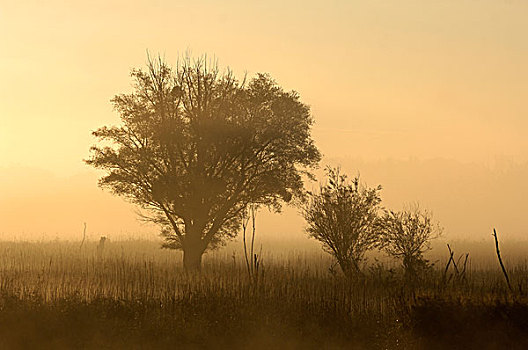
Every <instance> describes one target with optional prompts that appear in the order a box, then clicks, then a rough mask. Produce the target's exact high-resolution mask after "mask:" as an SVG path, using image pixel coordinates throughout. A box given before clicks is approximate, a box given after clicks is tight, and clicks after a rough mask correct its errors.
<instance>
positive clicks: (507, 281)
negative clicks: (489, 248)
mask: <svg viewBox="0 0 528 350" xmlns="http://www.w3.org/2000/svg"><path fill="white" fill-rule="evenodd" d="M492 236H493V237H495V249H496V250H497V258H499V264H500V266H501V269H502V273H503V274H504V278H505V279H506V283H507V284H508V288H509V289H510V292H513V289H512V286H511V284H510V278H509V277H508V273H507V272H506V268H504V264H503V263H502V258H501V255H500V250H499V240H498V239H497V231H495V229H493V234H492Z"/></svg>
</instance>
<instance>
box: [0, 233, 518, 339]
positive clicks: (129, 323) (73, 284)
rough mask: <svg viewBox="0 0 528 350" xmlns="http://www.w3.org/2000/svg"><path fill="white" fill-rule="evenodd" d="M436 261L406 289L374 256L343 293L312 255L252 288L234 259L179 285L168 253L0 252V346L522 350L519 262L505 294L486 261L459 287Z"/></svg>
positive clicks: (39, 247)
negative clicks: (415, 283)
mask: <svg viewBox="0 0 528 350" xmlns="http://www.w3.org/2000/svg"><path fill="white" fill-rule="evenodd" d="M458 246H461V247H462V246H463V245H462V244H460V245H458ZM475 247H476V248H475V251H478V249H480V248H478V247H477V246H475ZM454 248H456V247H454ZM470 248H471V246H467V247H465V246H463V248H462V249H466V250H470ZM440 249H441V248H440V247H436V248H435V249H434V250H433V252H434V253H435V254H438V256H437V257H436V258H435V259H436V261H437V263H436V265H435V266H436V267H435V269H434V270H433V271H432V272H431V273H429V274H428V275H427V276H425V277H424V278H423V279H422V280H421V282H420V283H419V284H417V285H415V286H411V285H409V284H408V283H406V282H405V280H404V279H403V277H402V274H401V272H400V271H399V270H398V268H397V266H395V265H394V264H390V263H387V262H383V260H381V261H382V262H380V261H376V260H375V259H374V257H371V259H370V264H369V265H368V266H366V267H365V275H364V277H363V278H361V279H360V280H357V281H354V282H350V281H346V280H345V279H344V278H342V277H341V276H340V275H339V274H332V273H330V272H329V270H328V267H329V266H330V265H331V259H330V257H328V256H327V255H326V254H324V253H323V252H321V251H319V250H307V251H302V250H301V251H290V252H288V250H282V251H280V250H276V251H273V252H269V251H265V252H264V254H263V260H262V261H263V265H262V267H261V268H260V271H259V275H258V278H257V279H250V278H249V277H248V275H247V272H246V270H245V262H244V260H243V256H242V255H241V254H240V251H239V250H235V249H234V248H233V249H232V248H225V249H223V250H219V251H217V252H212V253H209V254H208V255H207V256H206V257H205V259H204V266H203V271H202V273H201V274H200V275H187V274H185V273H184V272H183V270H182V266H181V255H180V253H178V252H174V251H167V250H160V249H159V244H158V243H155V242H149V241H120V242H110V243H109V244H107V245H106V247H105V250H104V252H102V253H100V252H98V251H97V248H96V243H93V242H89V243H86V244H85V245H84V246H83V247H82V248H79V243H78V242H74V243H71V242H38V243H37V242H35V243H27V242H3V243H0V309H1V312H0V348H2V349H4V348H6V349H11V348H13V349H19V348H22V349H62V348H64V349H79V348H81V349H100V348H128V349H130V348H132V349H144V348H184V349H187V348H191V349H194V348H197V349H201V348H211V349H216V348H230V349H232V348H235V349H321V348H323V349H341V348H344V349H356V348H357V349H436V348H438V349H444V348H446V349H456V348H458V349H468V348H479V349H506V348H509V349H516V348H518V349H523V348H528V297H527V295H526V292H527V291H528V279H527V277H528V265H527V264H526V262H525V261H523V259H522V258H521V257H522V255H521V254H520V253H519V254H518V255H516V256H518V258H516V259H515V261H513V260H512V259H509V260H506V262H507V266H508V270H509V274H510V279H511V280H512V285H513V287H514V291H513V292H511V291H509V289H508V288H507V286H506V284H505V282H504V276H503V275H502V273H501V271H500V269H499V267H498V265H497V263H496V261H493V260H492V257H493V255H492V254H490V257H491V258H490V261H488V262H487V261H486V259H485V258H483V259H481V261H477V262H472V264H471V265H469V268H468V271H467V272H466V275H465V277H464V278H462V277H460V276H459V277H457V276H456V275H454V272H453V270H452V269H450V270H449V271H448V273H447V274H445V275H444V271H443V270H444V267H445V262H446V261H447V257H448V256H447V254H445V255H444V256H443V257H442V255H443V254H442V251H441V250H440ZM442 249H443V248H442ZM492 249H493V247H492V246H490V250H491V252H492V253H493V250H492ZM470 251H471V250H470ZM521 251H522V250H521ZM464 252H465V251H462V250H461V251H460V252H458V251H457V252H456V253H457V255H459V253H460V254H461V253H464ZM477 255H478V254H477ZM482 256H485V255H484V254H483V255H482Z"/></svg>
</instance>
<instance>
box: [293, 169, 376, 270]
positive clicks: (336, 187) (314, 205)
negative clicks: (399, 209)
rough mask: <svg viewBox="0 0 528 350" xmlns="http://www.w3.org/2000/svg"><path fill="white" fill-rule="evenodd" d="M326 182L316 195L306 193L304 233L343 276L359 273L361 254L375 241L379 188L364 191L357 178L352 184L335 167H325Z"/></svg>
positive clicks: (362, 256) (373, 244) (363, 254)
mask: <svg viewBox="0 0 528 350" xmlns="http://www.w3.org/2000/svg"><path fill="white" fill-rule="evenodd" d="M327 175H328V183H327V184H326V185H324V186H321V187H320V189H319V192H318V193H308V201H307V203H306V204H305V206H304V208H303V216H304V218H305V219H306V222H307V223H308V227H307V228H306V231H307V233H308V234H309V235H310V236H311V237H313V238H315V239H316V240H318V241H320V242H321V243H322V244H323V247H324V249H325V250H327V251H328V252H329V253H330V254H332V255H333V256H334V257H335V259H336V261H337V263H338V264H339V266H340V268H341V270H342V271H343V273H344V274H345V275H346V276H348V277H352V276H354V275H357V273H358V272H360V263H361V261H362V260H363V259H364V256H365V253H366V252H367V251H368V250H369V249H371V248H373V247H374V246H375V245H376V244H377V242H378V239H379V237H378V233H377V230H376V229H375V223H376V221H377V217H378V211H379V204H380V202H381V198H380V195H379V192H380V190H381V187H380V186H378V187H376V188H368V187H366V186H363V185H361V184H360V181H359V177H356V178H354V179H353V180H352V181H348V180H347V176H346V175H344V174H341V173H340V170H339V168H327Z"/></svg>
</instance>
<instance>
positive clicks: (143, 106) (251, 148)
mask: <svg viewBox="0 0 528 350" xmlns="http://www.w3.org/2000/svg"><path fill="white" fill-rule="evenodd" d="M131 75H132V77H133V78H134V81H135V85H134V90H133V92H132V93H129V94H121V95H117V96H115V97H114V98H113V100H112V102H113V104H114V107H115V109H116V110H117V112H118V113H119V115H120V118H121V125H119V126H112V127H102V128H99V129H98V130H96V131H94V132H93V135H95V136H96V137H97V138H98V139H99V140H100V144H99V145H96V146H93V147H92V148H91V156H90V158H89V159H88V160H86V162H87V163H88V164H89V165H92V166H94V167H96V168H99V169H104V170H106V171H107V174H106V176H104V177H102V178H101V179H100V181H99V184H100V186H102V187H106V188H109V189H111V190H112V191H113V193H115V194H117V195H121V196H124V197H127V198H128V199H130V200H131V201H133V202H134V203H136V204H138V205H140V206H141V207H142V208H143V209H145V210H146V212H147V213H148V215H147V217H148V218H149V219H150V220H153V221H154V222H156V223H158V224H160V225H161V226H162V235H163V236H164V238H165V244H164V246H165V247H168V248H176V249H182V250H183V263H184V267H185V268H186V269H188V270H196V269H200V266H201V259H202V255H203V253H204V252H205V251H206V250H207V249H210V248H214V247H216V246H218V245H219V244H221V243H222V242H224V241H225V240H226V239H229V238H231V237H234V236H235V235H236V234H237V233H238V231H239V229H240V225H241V218H242V215H243V212H244V210H245V209H246V207H247V206H248V205H249V204H255V205H261V206H268V207H271V208H274V209H275V210H279V209H280V208H281V203H282V202H283V201H289V200H290V199H292V197H296V196H298V195H301V194H302V191H303V177H304V176H303V175H310V173H309V171H310V169H312V168H314V167H315V166H316V165H317V163H318V162H319V160H320V154H319V151H318V149H317V148H316V146H315V145H314V142H313V140H312V138H311V136H310V128H311V125H312V122H313V120H312V117H311V114H310V109H309V107H308V106H307V105H305V104H304V103H302V102H301V101H300V100H299V95H298V94H297V93H296V92H293V91H291V92H287V91H284V90H283V89H282V88H281V87H280V86H278V85H277V84H276V83H275V82H274V81H273V80H272V79H271V78H270V77H269V76H268V75H267V74H258V75H256V76H255V77H254V78H253V79H251V80H250V81H246V80H245V79H244V80H243V81H242V82H240V81H238V80H237V79H236V78H235V77H234V76H233V74H232V73H231V72H230V71H229V70H227V71H225V72H221V71H220V70H219V69H218V67H217V65H216V64H213V65H211V64H210V63H209V62H208V61H207V60H206V59H204V58H199V59H196V60H191V59H190V58H186V59H184V60H183V61H182V62H180V63H179V64H178V65H177V67H176V68H172V67H170V66H169V65H167V64H166V63H165V62H164V61H163V60H161V59H157V60H154V61H153V60H150V59H149V61H148V64H147V69H139V70H133V71H132V74H131Z"/></svg>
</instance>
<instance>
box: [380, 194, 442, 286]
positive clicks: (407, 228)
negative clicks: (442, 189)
mask: <svg viewBox="0 0 528 350" xmlns="http://www.w3.org/2000/svg"><path fill="white" fill-rule="evenodd" d="M378 227H379V228H380V230H381V232H382V235H381V240H380V248H381V249H383V250H384V251H385V252H386V253H387V254H388V255H389V256H391V257H393V258H396V259H398V260H400V261H401V262H402V265H403V268H404V271H405V275H406V277H408V278H410V279H413V278H415V277H417V276H418V274H419V272H420V271H423V270H424V269H426V268H428V267H429V262H428V261H427V260H426V259H425V257H424V253H425V252H426V251H428V250H429V249H431V245H430V243H431V240H432V239H434V238H437V237H438V236H440V234H441V233H442V228H441V227H440V225H439V224H438V223H436V222H434V221H433V219H432V214H431V213H430V212H428V211H427V210H423V209H421V208H420V207H419V206H418V205H415V206H412V207H410V208H408V209H405V210H402V211H392V210H390V211H387V212H385V215H384V216H383V217H382V219H381V220H380V221H379V225H378Z"/></svg>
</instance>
